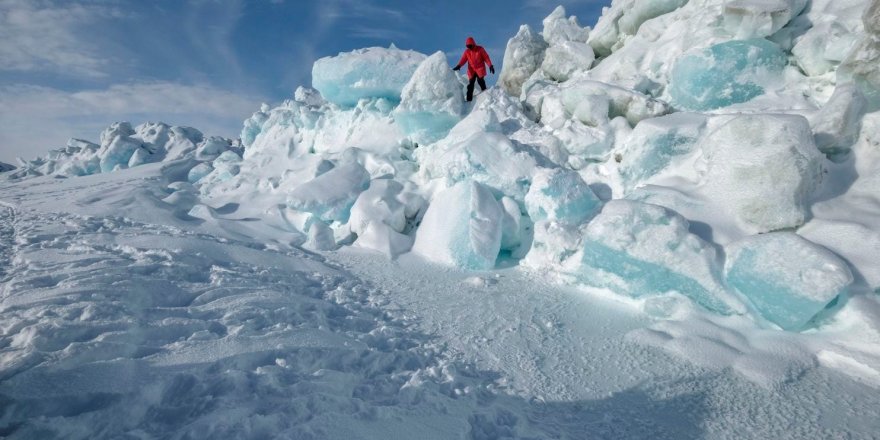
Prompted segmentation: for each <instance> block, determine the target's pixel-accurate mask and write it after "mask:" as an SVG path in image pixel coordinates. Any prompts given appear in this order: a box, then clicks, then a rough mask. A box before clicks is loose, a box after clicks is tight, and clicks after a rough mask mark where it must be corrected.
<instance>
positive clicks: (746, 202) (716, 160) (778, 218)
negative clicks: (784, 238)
mask: <svg viewBox="0 0 880 440" xmlns="http://www.w3.org/2000/svg"><path fill="white" fill-rule="evenodd" d="M700 146H701V149H702V151H703V160H704V161H705V177H704V178H705V182H706V183H705V186H704V187H703V188H701V190H700V191H701V193H702V194H703V195H705V196H707V197H708V199H709V200H713V201H716V202H718V203H719V205H721V206H724V207H725V208H724V209H725V210H728V211H729V212H730V213H731V214H732V215H733V216H734V217H735V219H736V221H737V222H738V224H739V225H740V227H741V228H742V229H743V230H745V231H749V232H751V233H759V232H768V231H773V230H778V229H783V228H793V227H797V226H800V225H802V224H803V223H804V219H805V218H806V215H807V207H808V203H809V197H810V196H811V194H812V193H813V191H814V190H815V189H816V188H817V186H818V185H819V183H820V182H821V179H822V155H821V154H820V153H819V150H818V149H817V148H816V145H815V143H814V142H813V134H812V132H811V131H810V124H809V123H808V122H807V120H806V119H805V118H804V117H802V116H792V115H772V114H754V115H737V116H733V117H731V119H730V120H728V121H721V124H720V126H718V127H717V128H716V129H714V130H713V131H711V132H710V133H708V134H706V136H704V137H703V138H702V139H701V141H700Z"/></svg>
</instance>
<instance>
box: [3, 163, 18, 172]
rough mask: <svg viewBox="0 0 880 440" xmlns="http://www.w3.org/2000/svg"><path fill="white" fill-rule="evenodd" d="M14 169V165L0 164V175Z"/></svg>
mask: <svg viewBox="0 0 880 440" xmlns="http://www.w3.org/2000/svg"><path fill="white" fill-rule="evenodd" d="M15 168H16V167H15V166H14V165H10V164H8V163H4V162H0V173H5V172H7V171H12V170H14V169H15Z"/></svg>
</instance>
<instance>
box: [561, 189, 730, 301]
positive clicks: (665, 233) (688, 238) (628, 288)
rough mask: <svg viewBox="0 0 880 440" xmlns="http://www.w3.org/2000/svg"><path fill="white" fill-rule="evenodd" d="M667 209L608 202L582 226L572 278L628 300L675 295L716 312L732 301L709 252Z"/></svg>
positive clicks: (715, 257)
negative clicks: (685, 297) (682, 296)
mask: <svg viewBox="0 0 880 440" xmlns="http://www.w3.org/2000/svg"><path fill="white" fill-rule="evenodd" d="M688 226H689V225H688V221H687V220H685V219H684V217H682V216H680V215H678V214H677V213H675V212H674V211H671V210H669V209H666V208H663V207H660V206H657V205H651V204H647V203H641V202H635V201H629V200H613V201H610V202H608V203H606V204H605V206H604V207H603V208H602V212H600V213H599V215H597V216H596V217H595V218H593V220H592V221H590V223H589V224H588V225H587V227H586V229H585V231H584V237H583V243H582V251H583V252H582V256H581V264H580V266H579V267H578V271H577V275H578V277H579V278H580V279H581V280H582V281H583V282H584V283H586V284H589V285H593V286H597V287H606V288H610V289H612V290H614V291H616V292H621V293H624V294H626V295H629V296H632V297H636V298H638V297H643V296H648V295H659V294H665V293H669V292H677V293H679V294H682V295H684V296H687V297H689V298H690V299H692V300H693V301H694V302H696V303H698V304H700V305H702V306H704V307H706V308H708V309H709V310H713V311H716V312H721V313H730V312H731V311H733V310H734V308H732V306H734V305H735V303H732V302H730V299H729V298H728V297H726V294H725V292H724V289H723V288H722V286H721V283H720V276H721V274H720V268H719V263H718V259H717V256H716V251H715V248H714V247H712V245H710V244H709V243H706V242H705V241H703V240H701V239H700V238H699V237H697V236H696V235H694V234H691V233H690V232H688Z"/></svg>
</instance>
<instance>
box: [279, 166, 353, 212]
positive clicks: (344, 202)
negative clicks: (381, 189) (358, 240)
mask: <svg viewBox="0 0 880 440" xmlns="http://www.w3.org/2000/svg"><path fill="white" fill-rule="evenodd" d="M369 184H370V174H369V173H368V172H367V170H366V169H364V167H363V166H361V165H360V164H358V163H356V162H354V163H349V164H345V165H340V166H338V167H336V168H333V169H332V170H330V171H327V172H326V173H324V174H321V175H319V176H318V177H315V178H314V179H312V180H310V181H308V182H306V183H304V184H302V185H299V186H297V187H296V188H295V189H294V190H293V191H291V192H290V194H289V195H288V197H287V206H288V207H290V208H291V209H295V210H298V211H303V212H310V213H312V214H315V215H317V216H318V217H320V218H321V220H324V221H328V222H329V221H340V222H346V221H348V218H349V214H350V210H351V207H352V205H353V204H354V202H355V200H357V198H358V195H360V193H361V192H362V191H364V190H365V189H367V187H368V186H369Z"/></svg>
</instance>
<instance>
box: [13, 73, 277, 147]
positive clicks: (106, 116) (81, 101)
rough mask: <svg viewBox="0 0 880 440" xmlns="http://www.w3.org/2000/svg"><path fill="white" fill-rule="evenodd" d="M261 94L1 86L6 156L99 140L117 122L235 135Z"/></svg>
mask: <svg viewBox="0 0 880 440" xmlns="http://www.w3.org/2000/svg"><path fill="white" fill-rule="evenodd" d="M261 101H262V99H260V98H259V97H254V96H243V95H238V94H235V93H232V92H228V91H225V90H220V89H217V88H214V87H209V86H203V85H184V84H177V83H171V82H153V83H133V84H116V85H113V86H110V87H107V88H104V89H95V90H83V91H79V92H75V93H70V92H66V91H63V90H58V89H54V88H50V87H41V86H33V85H22V84H18V85H11V86H5V87H0V126H2V127H3V130H0V160H3V161H6V162H9V161H12V160H13V159H14V158H15V157H17V156H22V157H25V158H30V157H33V156H36V155H38V154H42V153H43V152H45V151H47V150H48V149H50V148H55V147H58V146H61V145H63V144H64V142H66V140H67V138H69V137H81V138H85V139H96V138H97V135H98V133H99V132H100V130H101V129H102V128H103V127H105V126H106V125H108V124H110V123H111V122H114V121H121V120H128V121H130V122H132V123H134V124H138V123H141V122H146V121H145V119H146V118H147V117H149V118H150V119H151V120H154V121H155V120H156V119H158V118H161V120H163V122H167V123H169V124H175V125H191V126H194V127H196V128H198V129H200V130H202V131H204V132H205V133H206V134H217V135H223V136H234V135H235V134H236V133H237V132H238V130H240V128H241V121H242V120H243V119H244V118H246V117H247V116H249V115H250V114H251V112H253V111H255V110H256V109H257V108H258V105H259V103H260V102H261Z"/></svg>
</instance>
